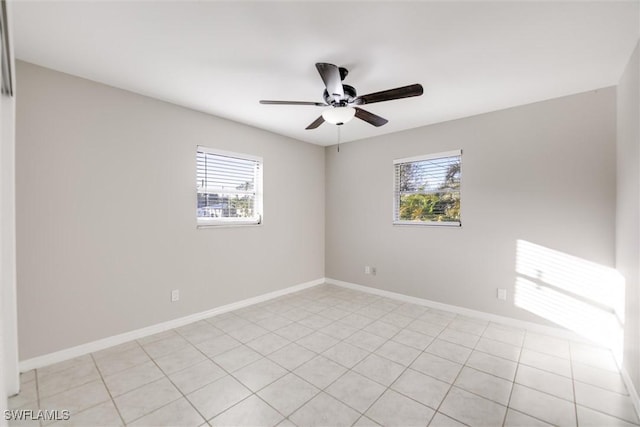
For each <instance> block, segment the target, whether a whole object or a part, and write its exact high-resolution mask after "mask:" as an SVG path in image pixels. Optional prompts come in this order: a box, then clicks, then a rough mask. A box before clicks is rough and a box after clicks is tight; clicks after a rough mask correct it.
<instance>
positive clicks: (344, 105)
mask: <svg viewBox="0 0 640 427" xmlns="http://www.w3.org/2000/svg"><path fill="white" fill-rule="evenodd" d="M316 68H317V69H318V73H320V77H321V78H322V81H323V82H324V85H325V87H326V89H325V90H324V94H323V98H324V103H322V102H307V101H270V100H261V101H260V104H267V105H314V106H317V107H331V108H328V109H326V110H325V111H324V112H323V113H322V115H321V116H320V117H318V118H317V119H316V120H315V121H313V123H311V124H310V125H309V126H307V127H306V129H315V128H317V127H318V126H320V125H321V124H322V123H324V122H325V121H326V122H329V123H333V124H336V125H342V124H344V123H346V122H348V121H349V120H351V119H352V118H353V117H354V116H355V117H357V118H359V119H361V120H364V121H365V122H367V123H370V124H372V125H373V126H382V125H384V124H386V123H387V122H388V120H387V119H385V118H383V117H380V116H377V115H375V114H373V113H370V112H369V111H367V110H363V109H362V108H360V107H358V105H364V104H373V103H375V102H383V101H391V100H393V99H401V98H410V97H412V96H420V95H422V93H423V89H422V85H420V84H413V85H409V86H402V87H398V88H395V89H388V90H383V91H380V92H374V93H370V94H367V95H362V96H357V93H356V90H355V89H354V87H353V86H349V85H346V84H343V83H342V81H343V80H344V78H345V77H347V74H348V73H349V71H348V70H347V69H346V68H343V67H338V66H336V65H333V64H327V63H325V62H318V63H317V64H316Z"/></svg>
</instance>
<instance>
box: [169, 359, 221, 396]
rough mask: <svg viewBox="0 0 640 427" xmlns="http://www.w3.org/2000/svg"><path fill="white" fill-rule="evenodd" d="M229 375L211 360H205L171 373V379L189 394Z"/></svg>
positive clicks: (182, 390)
mask: <svg viewBox="0 0 640 427" xmlns="http://www.w3.org/2000/svg"><path fill="white" fill-rule="evenodd" d="M225 375H227V373H226V372H225V371H224V370H223V369H222V368H220V367H219V366H218V365H216V364H215V363H213V362H211V361H210V360H205V361H204V362H200V363H198V364H196V365H193V366H190V367H188V368H186V369H183V370H182V371H179V372H175V373H173V374H170V375H169V378H170V379H171V381H172V382H173V383H174V384H175V385H176V387H178V389H179V390H180V391H181V392H182V393H184V394H189V393H191V392H193V391H195V390H197V389H199V388H202V387H204V386H205V385H207V384H210V383H212V382H214V381H215V380H217V379H220V378H222V377H224V376H225Z"/></svg>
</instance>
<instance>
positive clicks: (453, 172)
mask: <svg viewBox="0 0 640 427" xmlns="http://www.w3.org/2000/svg"><path fill="white" fill-rule="evenodd" d="M460 157H461V155H460V154H459V152H458V153H457V154H454V155H451V153H444V154H443V156H442V157H438V156H435V157H434V156H429V157H428V158H425V159H420V158H416V159H407V160H406V161H402V160H400V161H397V162H396V164H395V173H396V178H395V180H396V183H395V184H396V191H395V193H396V194H395V212H394V216H395V217H394V219H395V221H396V222H402V223H404V222H409V223H410V222H414V223H427V222H442V223H447V222H448V223H456V224H459V223H460V175H461V170H460Z"/></svg>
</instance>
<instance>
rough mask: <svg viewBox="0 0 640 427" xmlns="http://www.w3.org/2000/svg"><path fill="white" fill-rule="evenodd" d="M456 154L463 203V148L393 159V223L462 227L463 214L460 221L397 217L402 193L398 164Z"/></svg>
mask: <svg viewBox="0 0 640 427" xmlns="http://www.w3.org/2000/svg"><path fill="white" fill-rule="evenodd" d="M454 156H459V157H460V171H461V173H460V191H459V192H460V200H461V203H462V149H459V150H452V151H444V152H441V153H433V154H425V155H422V156H413V157H405V158H403V159H395V160H394V161H393V197H392V199H393V203H392V210H391V219H392V221H393V225H401V226H406V225H414V226H419V227H423V226H430V227H433V226H436V227H462V214H461V215H460V220H459V221H406V220H400V219H398V218H397V217H396V214H397V213H398V209H396V206H397V205H398V203H399V200H398V197H399V195H400V194H399V192H398V184H399V183H398V182H397V181H396V165H398V164H402V163H412V162H420V161H424V160H433V159H441V158H445V157H454Z"/></svg>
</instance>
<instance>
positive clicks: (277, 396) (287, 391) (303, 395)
mask: <svg viewBox="0 0 640 427" xmlns="http://www.w3.org/2000/svg"><path fill="white" fill-rule="evenodd" d="M319 392H320V389H318V388H316V387H314V386H313V385H311V384H309V383H308V382H307V381H304V380H302V379H301V378H299V377H298V376H296V375H293V374H288V375H286V376H284V377H282V378H280V379H279V380H277V381H276V382H274V383H272V384H270V385H269V386H267V387H265V388H263V389H262V390H260V391H259V392H258V393H257V394H258V396H260V397H261V398H262V399H263V400H264V401H265V402H267V403H268V404H270V405H271V406H273V407H274V408H275V409H277V410H278V411H279V412H280V413H281V414H283V415H284V416H289V415H291V413H293V412H294V411H295V410H297V409H298V408H300V407H301V406H302V405H304V404H305V403H307V402H308V401H309V400H311V399H312V398H313V397H314V396H315V395H316V394H318V393H319Z"/></svg>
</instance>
